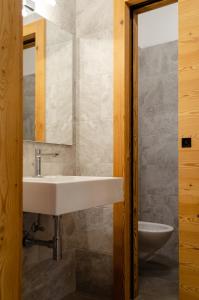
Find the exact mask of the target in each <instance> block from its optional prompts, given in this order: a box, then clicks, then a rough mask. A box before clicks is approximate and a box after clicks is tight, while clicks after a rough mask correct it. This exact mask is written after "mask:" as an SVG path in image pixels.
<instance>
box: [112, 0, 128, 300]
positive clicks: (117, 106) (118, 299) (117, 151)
mask: <svg viewBox="0 0 199 300" xmlns="http://www.w3.org/2000/svg"><path fill="white" fill-rule="evenodd" d="M114 2H115V14H114V15H115V23H114V29H115V31H114V43H115V47H114V62H115V63H114V175H115V176H123V177H124V179H125V181H124V203H120V204H116V205H115V206H114V300H123V299H125V300H129V299H130V285H131V282H130V269H131V253H130V229H131V224H130V222H131V218H130V214H131V209H130V206H131V192H130V190H131V174H130V172H131V171H130V168H131V166H130V159H131V155H130V151H131V145H130V144H131V138H130V127H131V123H130V117H131V116H130V105H131V104H130V100H131V99H130V71H131V51H130V42H131V39H130V10H129V9H128V7H127V5H126V4H125V3H124V1H123V0H115V1H114ZM121 200H123V199H121Z"/></svg>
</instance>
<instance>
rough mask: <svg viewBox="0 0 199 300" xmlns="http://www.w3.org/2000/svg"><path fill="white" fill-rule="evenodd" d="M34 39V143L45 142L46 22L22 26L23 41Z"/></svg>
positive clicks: (41, 20)
mask: <svg viewBox="0 0 199 300" xmlns="http://www.w3.org/2000/svg"><path fill="white" fill-rule="evenodd" d="M33 37H34V38H35V50H36V59H35V66H36V70H35V141H37V142H44V141H45V127H46V122H45V120H46V109H45V107H46V105H45V102H46V93H45V86H46V84H45V82H46V21H45V19H40V20H38V21H35V22H32V23H30V24H28V25H25V26H23V38H24V40H26V41H27V40H30V39H32V38H33Z"/></svg>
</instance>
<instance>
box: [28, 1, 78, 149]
mask: <svg viewBox="0 0 199 300" xmlns="http://www.w3.org/2000/svg"><path fill="white" fill-rule="evenodd" d="M55 4H56V5H55ZM68 14H69V9H68V7H67V1H66V3H63V1H56V2H54V1H32V0H31V1H29V0H28V1H27V0H26V1H24V7H23V25H24V26H23V37H24V40H23V49H24V50H23V63H24V67H23V80H24V91H23V92H24V140H31V141H36V142H46V143H53V144H63V145H72V135H73V134H72V103H73V40H74V35H73V26H72V22H71V20H70V18H66V15H68Z"/></svg>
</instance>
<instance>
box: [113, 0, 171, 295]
mask: <svg viewBox="0 0 199 300" xmlns="http://www.w3.org/2000/svg"><path fill="white" fill-rule="evenodd" d="M152 2H153V3H152ZM175 2H177V0H155V1H146V0H114V176H123V177H124V202H123V203H119V204H116V205H115V206H114V247H113V249H114V250H113V264H114V300H123V299H125V300H130V295H131V280H132V279H131V262H133V265H134V266H135V270H138V228H137V227H138V209H137V208H138V163H137V162H138V27H137V25H138V24H137V20H138V14H139V13H142V12H145V11H148V10H152V9H155V8H159V7H163V6H166V5H169V4H172V3H175ZM138 5H139V6H140V7H139V8H138ZM132 10H134V13H133V20H132V18H131V11H132ZM132 22H133V24H132ZM132 25H133V26H132ZM132 28H133V45H132ZM132 52H133V55H132ZM132 63H133V70H132V67H131V66H132ZM131 83H132V84H131ZM131 85H133V90H132V89H131ZM132 101H133V105H132ZM132 124H133V127H134V131H133V133H132V132H131V127H132ZM132 140H133V141H132ZM131 141H132V142H131ZM132 156H133V158H132ZM132 185H133V190H132V188H131V186H132ZM132 197H133V205H132V203H131V202H132ZM132 224H133V228H134V229H133V232H131V227H132ZM132 244H133V249H134V251H133V257H132V258H131V249H132ZM132 278H133V285H134V288H133V292H134V297H136V296H137V295H138V273H137V272H136V271H134V274H133V275H132Z"/></svg>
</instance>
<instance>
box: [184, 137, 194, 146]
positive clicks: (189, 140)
mask: <svg viewBox="0 0 199 300" xmlns="http://www.w3.org/2000/svg"><path fill="white" fill-rule="evenodd" d="M191 144H192V143H191V138H190V137H189V138H182V148H191V146H192V145H191Z"/></svg>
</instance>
